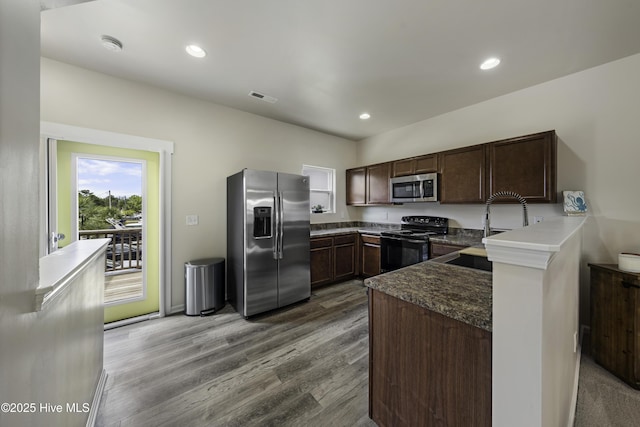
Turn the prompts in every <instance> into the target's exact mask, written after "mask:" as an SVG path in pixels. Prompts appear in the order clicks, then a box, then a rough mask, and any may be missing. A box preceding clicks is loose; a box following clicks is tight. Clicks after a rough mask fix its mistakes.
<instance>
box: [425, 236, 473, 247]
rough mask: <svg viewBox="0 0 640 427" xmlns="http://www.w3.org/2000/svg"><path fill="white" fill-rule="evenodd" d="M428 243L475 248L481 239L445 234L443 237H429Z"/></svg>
mask: <svg viewBox="0 0 640 427" xmlns="http://www.w3.org/2000/svg"><path fill="white" fill-rule="evenodd" d="M429 241H430V242H434V243H444V244H449V245H459V246H476V245H478V244H480V243H482V237H475V236H465V235H458V234H445V235H438V236H433V237H429Z"/></svg>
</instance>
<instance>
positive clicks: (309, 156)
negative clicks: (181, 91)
mask: <svg viewBox="0 0 640 427" xmlns="http://www.w3.org/2000/svg"><path fill="white" fill-rule="evenodd" d="M41 78H42V80H41V82H42V83H41V86H42V88H41V93H42V97H41V118H42V120H43V121H49V122H57V123H63V124H69V125H74V126H80V127H86V128H92V129H100V130H107V131H111V132H118V133H123V134H129V135H137V136H143V137H148V138H157V139H163V140H169V141H173V142H174V143H175V153H174V155H173V196H172V197H173V203H172V209H173V212H172V214H173V224H172V228H173V236H172V239H173V247H172V252H173V277H172V289H173V292H172V305H173V306H177V305H180V304H182V303H183V302H184V295H183V293H184V263H185V262H186V261H189V260H192V259H198V258H203V257H211V256H223V257H224V256H225V255H226V253H225V252H226V177H227V176H228V175H231V174H233V173H235V172H238V171H239V170H241V169H243V168H256V169H262V170H276V171H281V172H289V173H300V172H301V169H302V165H303V164H311V165H315V166H325V167H331V168H335V169H336V172H337V178H338V179H337V207H338V213H336V214H335V215H330V214H323V215H320V216H313V219H312V220H313V221H314V222H320V221H321V222H329V221H338V220H348V219H350V217H351V215H354V214H357V210H354V209H353V208H346V206H345V204H344V200H345V194H344V190H345V183H344V171H345V169H346V168H348V167H350V166H352V165H353V164H355V162H356V143H355V142H353V141H350V140H346V139H342V138H337V137H333V136H329V135H326V134H323V133H320V132H316V131H312V130H308V129H305V128H301V127H298V126H293V125H288V124H285V123H282V122H278V121H275V120H271V119H266V118H264V117H260V116H256V115H253V114H248V113H244V112H241V111H238V110H234V109H230V108H226V107H223V106H220V105H217V104H213V103H210V102H205V101H202V100H198V99H195V98H190V97H185V96H181V95H177V94H175V93H172V92H168V91H164V90H160V89H157V88H154V87H151V86H148V85H144V84H140V83H134V82H131V81H126V80H122V79H118V78H113V77H109V76H106V75H104V74H99V73H95V72H92V71H88V70H85V69H81V68H77V67H73V66H70V65H67V64H63V63H60V62H56V61H52V60H50V59H46V58H43V59H42V73H41ZM238 96H244V94H239V95H238ZM191 214H195V215H198V216H199V225H197V226H186V221H185V217H186V215H191Z"/></svg>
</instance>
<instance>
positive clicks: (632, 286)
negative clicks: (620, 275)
mask: <svg viewBox="0 0 640 427" xmlns="http://www.w3.org/2000/svg"><path fill="white" fill-rule="evenodd" d="M622 287H623V288H627V289H628V288H638V289H640V285H636V284H635V283H631V282H627V281H626V280H623V281H622Z"/></svg>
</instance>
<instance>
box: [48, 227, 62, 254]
mask: <svg viewBox="0 0 640 427" xmlns="http://www.w3.org/2000/svg"><path fill="white" fill-rule="evenodd" d="M65 237H66V236H65V235H64V234H62V233H56V232H55V231H52V232H51V235H50V236H49V246H50V247H51V249H52V250H55V249H56V248H57V247H58V242H59V241H60V240H64V238H65Z"/></svg>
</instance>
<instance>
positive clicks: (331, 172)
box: [302, 164, 336, 214]
mask: <svg viewBox="0 0 640 427" xmlns="http://www.w3.org/2000/svg"><path fill="white" fill-rule="evenodd" d="M308 170H313V171H315V172H323V173H325V174H327V177H328V178H329V179H330V180H331V182H330V184H329V185H328V187H329V188H328V189H319V188H312V187H311V180H309V200H311V195H312V194H313V193H316V194H326V195H327V196H328V197H329V201H330V204H331V206H329V207H328V208H327V209H326V210H324V211H322V212H313V209H311V206H309V210H310V212H311V213H312V214H320V213H323V214H327V213H328V214H334V213H336V170H335V169H333V168H328V167H326V166H314V165H307V164H303V165H302V175H304V176H309V175H308V172H307V171H308Z"/></svg>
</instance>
